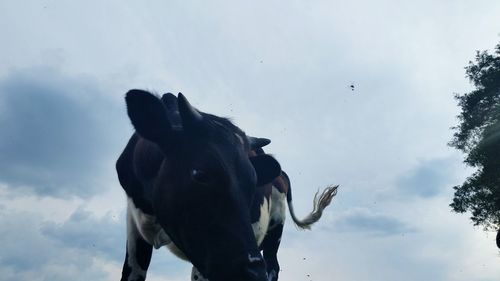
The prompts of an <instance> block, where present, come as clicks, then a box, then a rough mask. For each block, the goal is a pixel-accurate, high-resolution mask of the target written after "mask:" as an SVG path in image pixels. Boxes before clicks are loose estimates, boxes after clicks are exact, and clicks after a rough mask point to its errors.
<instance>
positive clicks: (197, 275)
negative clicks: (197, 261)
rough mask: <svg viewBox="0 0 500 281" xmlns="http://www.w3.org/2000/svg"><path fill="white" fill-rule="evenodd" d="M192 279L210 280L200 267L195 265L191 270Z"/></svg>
mask: <svg viewBox="0 0 500 281" xmlns="http://www.w3.org/2000/svg"><path fill="white" fill-rule="evenodd" d="M191 281H208V279H207V278H205V277H203V275H201V273H200V272H199V271H198V269H197V268H196V267H194V266H193V269H192V270H191Z"/></svg>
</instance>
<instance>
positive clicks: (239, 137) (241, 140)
mask: <svg viewBox="0 0 500 281" xmlns="http://www.w3.org/2000/svg"><path fill="white" fill-rule="evenodd" d="M234 135H235V136H236V137H237V138H238V139H239V140H240V142H241V144H243V145H244V144H245V141H244V140H243V138H242V137H241V136H240V135H239V134H237V133H234Z"/></svg>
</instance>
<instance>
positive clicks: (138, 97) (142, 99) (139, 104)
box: [125, 90, 171, 144]
mask: <svg viewBox="0 0 500 281" xmlns="http://www.w3.org/2000/svg"><path fill="white" fill-rule="evenodd" d="M125 101H126V103H127V113H128V116H129V117H130V121H132V125H133V126H134V128H135V130H136V131H137V133H139V135H141V136H142V137H144V138H146V139H148V140H150V141H152V142H155V143H158V144H160V143H163V142H164V141H166V140H167V139H168V137H169V135H170V133H171V127H170V122H169V121H168V117H167V112H166V110H165V106H164V105H163V103H162V101H161V100H160V99H159V98H158V97H157V96H155V95H153V94H151V93H149V92H146V91H143V90H130V91H128V92H127V94H126V96H125Z"/></svg>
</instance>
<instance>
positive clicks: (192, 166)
mask: <svg viewBox="0 0 500 281" xmlns="http://www.w3.org/2000/svg"><path fill="white" fill-rule="evenodd" d="M125 100H126V104H127V113H128V116H129V118H130V121H131V123H132V125H133V127H134V128H135V132H134V134H133V135H132V137H131V138H130V139H129V142H128V143H127V145H126V147H125V149H124V151H123V152H122V154H121V155H120V157H119V158H118V160H117V162H116V169H117V173H118V179H119V182H120V184H121V186H122V187H123V189H124V191H125V193H126V195H127V244H126V255H125V261H124V265H123V270H122V277H121V280H122V281H132V280H133V281H136V280H145V278H146V273H147V269H148V267H149V263H150V260H151V255H152V249H153V248H155V249H158V248H160V247H162V246H166V247H167V248H168V249H169V250H170V251H171V252H172V253H173V254H175V255H176V256H177V257H179V258H181V259H184V260H186V261H189V262H191V263H192V265H193V269H192V274H191V279H192V280H196V281H201V280H211V281H230V280H233V281H234V280H238V281H269V280H271V281H274V280H277V278H278V273H279V264H278V261H277V257H276V253H277V250H278V246H279V243H280V240H281V233H282V230H283V223H284V219H285V210H286V205H285V204H286V203H285V201H287V202H288V206H289V211H290V214H291V216H292V219H293V221H294V222H295V223H296V224H297V225H298V226H299V227H301V228H309V227H310V226H311V225H312V224H313V223H314V222H316V221H317V220H318V219H319V218H320V217H321V213H322V211H323V209H324V208H325V207H326V206H327V205H328V204H329V203H330V201H331V199H332V197H333V196H334V195H335V193H336V190H337V187H336V186H332V187H329V188H327V189H325V191H324V192H323V193H322V194H321V196H319V197H315V201H314V202H315V207H314V210H313V212H311V214H310V215H309V216H307V217H306V218H305V219H303V220H299V219H297V218H296V216H295V214H294V212H293V207H292V204H291V189H290V181H289V179H288V176H287V175H286V173H285V172H283V171H282V170H281V166H280V164H279V163H278V161H276V159H274V158H273V157H272V156H271V155H268V154H266V153H265V152H264V151H263V149H262V147H263V146H265V145H267V144H268V143H269V142H270V140H268V139H264V138H255V137H250V136H247V135H246V134H245V133H244V132H243V131H242V130H241V129H240V128H238V127H237V126H235V125H234V124H233V123H232V122H231V121H230V120H228V119H226V118H222V117H218V116H216V115H212V114H208V113H204V112H201V111H199V110H197V109H196V108H194V107H193V106H192V105H191V104H190V103H189V102H188V100H187V99H186V98H185V97H184V95H182V94H180V93H179V95H178V97H175V96H174V95H172V94H165V95H163V96H162V98H161V99H160V98H159V97H158V96H156V95H154V94H152V93H149V92H147V91H143V90H130V91H129V92H128V93H127V94H126V96H125ZM261 252H262V253H261Z"/></svg>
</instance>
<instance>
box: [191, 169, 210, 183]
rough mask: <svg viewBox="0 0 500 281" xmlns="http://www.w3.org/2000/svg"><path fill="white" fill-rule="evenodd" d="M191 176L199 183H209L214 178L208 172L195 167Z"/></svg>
mask: <svg viewBox="0 0 500 281" xmlns="http://www.w3.org/2000/svg"><path fill="white" fill-rule="evenodd" d="M191 178H192V179H193V181H195V182H196V183H199V184H209V183H210V182H211V180H212V179H211V178H210V175H209V174H208V173H207V172H205V171H203V170H198V169H193V170H192V171H191Z"/></svg>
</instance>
